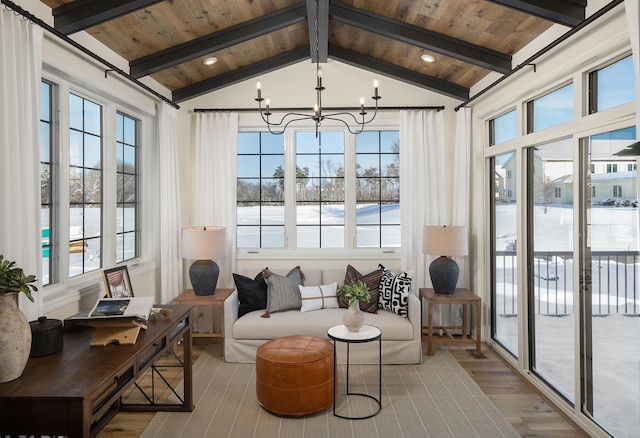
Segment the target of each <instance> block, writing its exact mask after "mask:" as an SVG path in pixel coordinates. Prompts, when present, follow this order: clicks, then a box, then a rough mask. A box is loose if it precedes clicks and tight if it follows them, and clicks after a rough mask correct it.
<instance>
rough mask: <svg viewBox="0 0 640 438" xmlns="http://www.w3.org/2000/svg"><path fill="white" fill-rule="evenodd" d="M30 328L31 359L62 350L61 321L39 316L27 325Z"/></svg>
mask: <svg viewBox="0 0 640 438" xmlns="http://www.w3.org/2000/svg"><path fill="white" fill-rule="evenodd" d="M29 326H30V327H31V353H30V354H29V356H31V357H40V356H47V355H49V354H53V353H57V352H58V351H60V350H62V345H63V336H62V321H60V320H59V319H47V317H46V316H41V317H39V318H38V320H37V321H31V322H30V323H29Z"/></svg>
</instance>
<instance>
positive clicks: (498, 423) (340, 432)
mask: <svg viewBox="0 0 640 438" xmlns="http://www.w3.org/2000/svg"><path fill="white" fill-rule="evenodd" d="M219 348H220V347H219V344H218V343H211V344H210V345H209V346H208V347H207V348H206V349H205V351H204V352H203V353H202V355H201V356H200V357H199V358H198V360H197V361H196V362H195V363H194V366H193V373H194V381H193V388H194V401H195V409H194V410H193V412H159V413H157V414H156V415H155V416H154V417H153V419H152V420H151V422H150V423H149V425H148V426H147V427H146V429H145V430H144V431H143V433H142V434H141V435H140V436H141V437H168V436H170V437H189V438H191V437H214V436H215V437H242V438H245V437H269V438H271V437H278V438H284V437H292V438H298V437H305V438H315V437H365V436H366V437H380V438H387V437H465V438H467V437H492V438H493V437H518V436H520V435H519V434H518V433H517V431H516V430H515V429H514V428H513V426H512V425H511V424H510V423H509V422H508V421H507V420H506V419H505V418H504V416H503V415H502V414H501V413H500V412H499V411H498V409H497V408H496V407H495V406H494V405H493V403H492V402H491V401H490V400H489V398H488V397H487V396H486V395H485V394H484V393H483V392H482V391H481V390H480V388H479V387H478V385H476V383H475V382H474V381H473V380H472V379H471V377H470V376H469V375H468V374H467V372H466V371H465V370H464V369H462V367H461V366H460V365H459V364H458V362H457V361H456V360H455V358H454V357H453V356H452V355H451V354H450V353H449V352H448V351H446V350H440V351H438V352H437V354H436V355H435V356H424V360H423V363H421V364H419V365H383V366H382V410H381V411H380V413H379V414H378V415H376V416H374V417H372V418H369V419H366V420H345V419H342V418H339V417H336V416H334V415H333V409H332V408H329V409H326V410H324V411H321V412H319V413H317V414H313V415H309V416H305V417H301V418H282V417H278V416H275V415H273V414H270V413H269V412H267V411H265V410H264V409H262V408H261V407H260V405H259V403H258V401H257V399H256V391H255V377H256V376H255V365H253V364H236V363H225V362H224V361H223V360H222V358H221V357H220V355H219ZM338 379H339V388H338V394H337V395H336V411H337V412H338V413H340V414H343V415H347V416H363V415H366V414H367V413H371V412H374V410H375V409H376V406H377V405H376V403H375V401H373V400H370V399H369V398H366V397H360V396H353V395H351V396H348V397H346V396H345V387H344V381H345V368H344V366H341V367H340V368H339V370H338ZM349 382H350V384H349V385H350V386H349V390H350V392H363V393H366V394H371V395H374V396H376V397H377V395H378V367H377V366H374V365H351V367H350V368H349Z"/></svg>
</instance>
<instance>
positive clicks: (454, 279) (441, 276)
mask: <svg viewBox="0 0 640 438" xmlns="http://www.w3.org/2000/svg"><path fill="white" fill-rule="evenodd" d="M429 275H430V276H431V283H432V284H433V290H434V291H435V292H436V293H437V294H452V293H454V292H455V291H456V285H457V284H458V276H459V275H460V268H459V267H458V264H457V263H456V262H455V260H453V259H451V258H449V257H445V256H440V257H438V258H437V259H435V260H434V261H433V262H431V264H430V265H429Z"/></svg>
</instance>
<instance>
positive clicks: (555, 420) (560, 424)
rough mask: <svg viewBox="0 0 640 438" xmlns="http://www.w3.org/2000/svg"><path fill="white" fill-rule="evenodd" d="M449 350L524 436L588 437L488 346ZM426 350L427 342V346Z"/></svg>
mask: <svg viewBox="0 0 640 438" xmlns="http://www.w3.org/2000/svg"><path fill="white" fill-rule="evenodd" d="M208 342H219V340H217V339H216V340H213V341H210V340H208V339H203V338H195V339H194V348H193V360H194V361H195V360H196V359H197V358H198V356H200V354H201V353H202V351H203V349H204V347H205V346H206V345H207V344H208ZM443 348H446V349H447V350H449V351H450V352H451V353H452V354H453V356H454V357H455V358H456V360H458V362H459V363H460V365H461V366H462V367H463V368H464V369H465V370H466V371H467V372H468V373H469V374H470V375H471V377H472V378H473V380H474V381H475V382H476V383H477V384H478V386H479V387H480V388H481V389H482V391H483V392H484V393H485V394H486V395H487V396H488V397H489V399H490V400H491V401H492V402H493V404H494V405H495V406H496V407H497V408H498V409H499V410H500V411H501V412H502V413H503V415H504V416H505V418H507V419H508V420H509V421H510V422H511V424H512V425H513V426H514V427H515V429H516V430H517V431H518V432H519V433H520V435H521V436H523V437H541V438H547V437H548V438H551V437H554V438H555V437H566V438H577V437H588V435H587V434H585V433H584V432H582V431H581V430H580V429H579V428H578V427H577V426H575V425H574V424H573V423H571V422H570V421H568V420H567V419H566V418H565V417H564V416H563V415H561V414H560V413H558V412H557V411H555V410H554V409H553V407H552V406H551V405H550V404H549V403H547V402H546V401H545V400H544V399H543V398H542V397H541V396H540V395H539V394H538V393H537V392H536V391H535V390H534V389H533V388H532V387H531V386H529V384H527V383H526V382H525V381H524V380H523V379H522V378H520V377H519V376H518V375H517V374H515V373H514V372H513V371H512V370H511V368H509V366H507V365H506V364H505V363H504V362H503V361H502V359H501V358H500V357H499V356H498V355H497V354H496V353H495V352H494V351H493V350H492V349H491V348H489V347H488V346H487V345H485V344H483V347H482V348H483V350H482V351H483V354H484V356H485V357H484V358H482V359H476V358H474V357H473V356H472V355H471V354H470V353H469V352H468V351H467V349H466V346H455V345H442V344H440V345H436V346H435V349H436V354H438V353H437V351H438V349H443ZM424 351H427V350H426V343H425V345H424ZM153 415H154V414H153V413H145V412H120V413H118V414H117V415H116V416H115V417H114V418H113V419H112V420H111V422H109V424H107V426H106V427H105V428H104V429H103V430H102V432H100V434H98V437H99V438H108V437H119V438H122V437H138V436H139V435H140V433H141V432H142V431H143V430H144V428H145V427H146V425H147V424H148V423H149V421H151V418H153Z"/></svg>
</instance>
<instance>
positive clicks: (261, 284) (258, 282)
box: [233, 272, 267, 318]
mask: <svg viewBox="0 0 640 438" xmlns="http://www.w3.org/2000/svg"><path fill="white" fill-rule="evenodd" d="M233 281H234V283H235V284H236V289H238V301H239V304H238V318H239V317H241V316H243V315H246V314H247V313H249V312H252V311H254V310H262V309H266V308H267V283H265V281H264V279H263V278H262V272H260V273H259V274H258V275H256V277H255V278H254V279H251V278H249V277H245V276H244V275H240V274H233Z"/></svg>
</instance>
